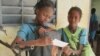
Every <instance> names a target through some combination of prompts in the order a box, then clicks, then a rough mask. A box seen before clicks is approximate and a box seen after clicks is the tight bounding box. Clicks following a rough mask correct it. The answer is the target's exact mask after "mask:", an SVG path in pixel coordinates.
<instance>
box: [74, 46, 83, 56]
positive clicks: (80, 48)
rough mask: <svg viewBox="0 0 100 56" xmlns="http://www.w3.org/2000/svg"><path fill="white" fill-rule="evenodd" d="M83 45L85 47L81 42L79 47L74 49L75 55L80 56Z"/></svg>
mask: <svg viewBox="0 0 100 56" xmlns="http://www.w3.org/2000/svg"><path fill="white" fill-rule="evenodd" d="M83 47H84V46H83V45H81V44H80V45H79V49H78V50H75V51H73V55H78V56H80V55H81V53H82V50H83Z"/></svg>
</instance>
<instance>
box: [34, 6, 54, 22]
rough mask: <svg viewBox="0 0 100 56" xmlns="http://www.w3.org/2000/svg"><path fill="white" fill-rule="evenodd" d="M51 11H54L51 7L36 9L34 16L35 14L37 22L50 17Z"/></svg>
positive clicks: (45, 20) (46, 20) (44, 20)
mask: <svg viewBox="0 0 100 56" xmlns="http://www.w3.org/2000/svg"><path fill="white" fill-rule="evenodd" d="M53 13H54V10H53V8H51V7H45V8H41V9H37V10H36V16H37V19H38V22H39V23H41V24H43V23H45V22H48V21H49V20H50V19H51V17H52V15H53Z"/></svg>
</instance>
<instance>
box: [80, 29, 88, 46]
mask: <svg viewBox="0 0 100 56" xmlns="http://www.w3.org/2000/svg"><path fill="white" fill-rule="evenodd" d="M87 42H88V32H87V30H86V29H83V30H82V31H81V34H80V44H82V45H85V44H87Z"/></svg>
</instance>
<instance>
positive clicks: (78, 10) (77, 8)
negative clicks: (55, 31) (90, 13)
mask: <svg viewBox="0 0 100 56" xmlns="http://www.w3.org/2000/svg"><path fill="white" fill-rule="evenodd" d="M73 10H75V11H77V12H79V14H80V17H82V10H81V9H80V8H79V7H71V8H70V10H69V12H68V15H69V14H70V13H71V12H72V11H73Z"/></svg>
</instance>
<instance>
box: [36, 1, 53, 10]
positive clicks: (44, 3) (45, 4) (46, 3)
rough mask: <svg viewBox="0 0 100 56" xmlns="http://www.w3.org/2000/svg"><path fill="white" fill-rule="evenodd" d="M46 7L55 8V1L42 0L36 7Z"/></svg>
mask: <svg viewBox="0 0 100 56" xmlns="http://www.w3.org/2000/svg"><path fill="white" fill-rule="evenodd" d="M44 7H52V8H54V3H53V2H52V1H51V0H40V1H39V2H38V3H37V4H36V5H35V9H40V8H44Z"/></svg>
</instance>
